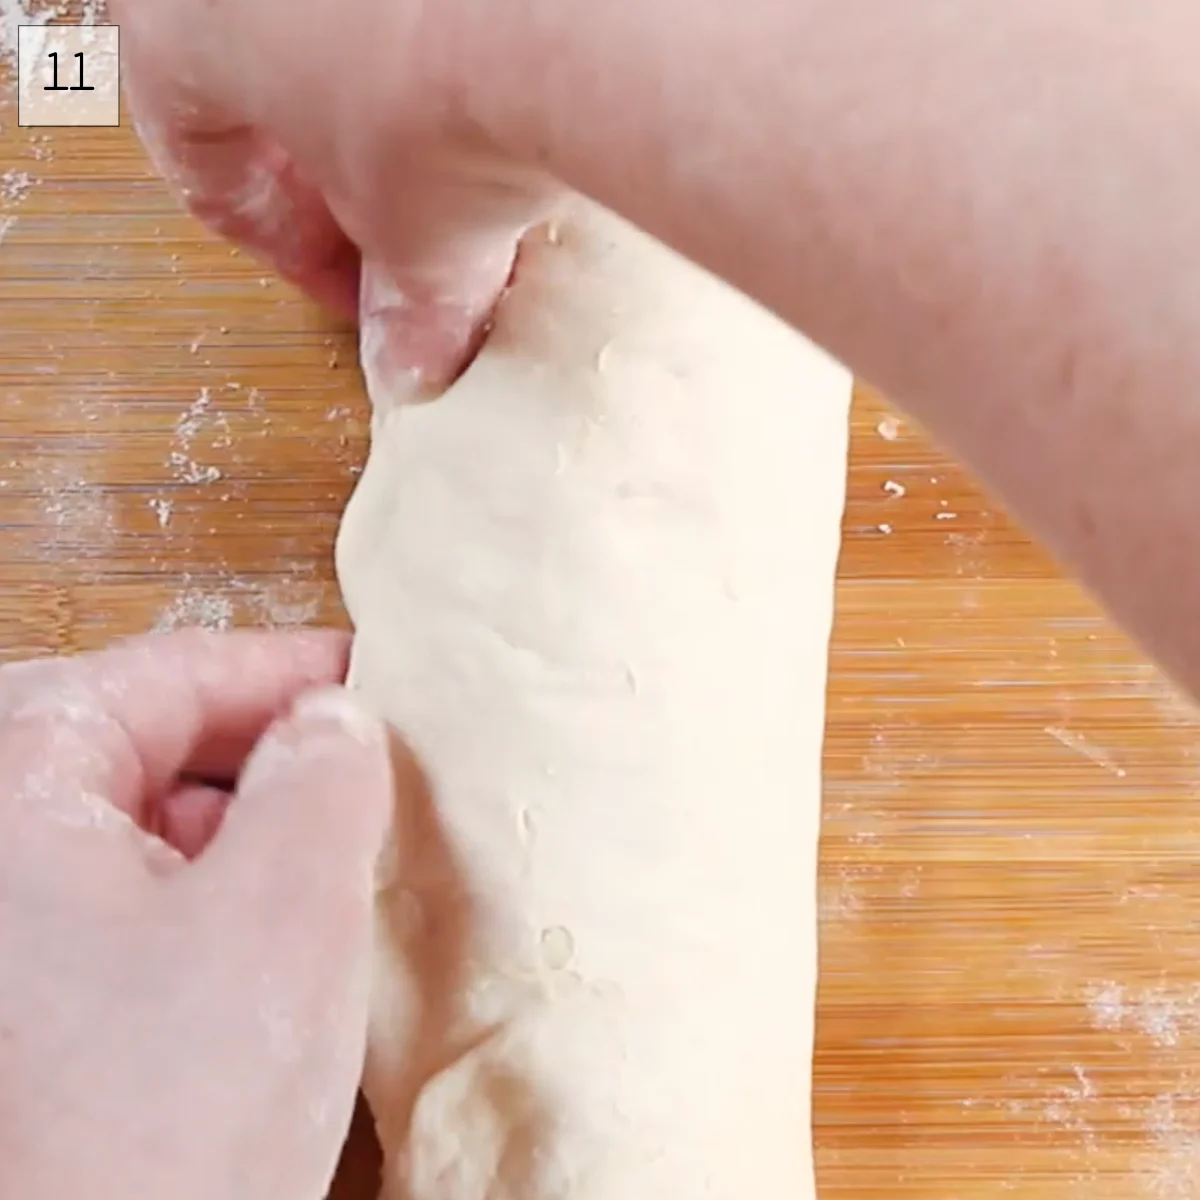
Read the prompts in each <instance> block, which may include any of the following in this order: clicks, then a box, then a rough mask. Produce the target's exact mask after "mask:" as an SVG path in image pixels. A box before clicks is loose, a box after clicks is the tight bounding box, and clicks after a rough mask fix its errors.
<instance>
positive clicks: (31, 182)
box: [0, 167, 37, 205]
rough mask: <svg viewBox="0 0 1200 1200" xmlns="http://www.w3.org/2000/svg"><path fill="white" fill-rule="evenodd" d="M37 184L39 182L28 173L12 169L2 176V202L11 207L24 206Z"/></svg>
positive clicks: (0, 199)
mask: <svg viewBox="0 0 1200 1200" xmlns="http://www.w3.org/2000/svg"><path fill="white" fill-rule="evenodd" d="M36 184H37V180H36V179H34V177H33V176H32V175H30V173H29V172H28V171H18V170H17V169H16V167H10V168H9V169H8V170H7V171H5V172H4V174H2V175H0V201H2V202H3V203H5V204H9V205H16V204H23V203H24V202H25V201H26V200H27V199H29V193H30V192H31V191H33V189H34V187H35V185H36Z"/></svg>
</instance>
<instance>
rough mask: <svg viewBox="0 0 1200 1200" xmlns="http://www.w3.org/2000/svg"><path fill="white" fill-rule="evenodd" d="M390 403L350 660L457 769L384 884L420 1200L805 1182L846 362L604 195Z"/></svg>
mask: <svg viewBox="0 0 1200 1200" xmlns="http://www.w3.org/2000/svg"><path fill="white" fill-rule="evenodd" d="M368 382H369V383H371V384H372V389H373V395H372V398H373V401H374V404H375V409H376V421H375V429H374V439H373V447H372V451H371V456H370V461H369V463H368V465H367V468H366V471H365V473H364V475H363V478H362V481H361V483H360V486H359V488H358V491H357V493H356V495H355V497H354V499H353V501H352V503H351V505H350V508H349V509H348V511H347V514H346V519H345V523H344V526H343V531H342V534H341V539H340V544H339V571H340V576H341V580H342V585H343V589H344V593H345V597H346V602H347V605H348V607H349V609H350V613H351V615H352V617H353V620H354V623H355V626H356V629H357V640H356V645H355V651H354V662H353V672H352V678H353V682H354V684H355V685H356V686H357V687H358V688H360V689H362V691H363V692H364V693H366V695H367V696H368V697H369V699H370V700H371V701H372V702H373V703H374V705H375V706H376V707H377V708H379V709H380V710H382V712H383V713H384V714H385V715H386V716H387V717H388V718H389V719H390V720H391V721H392V722H393V723H394V724H395V725H396V726H397V728H398V729H400V730H401V731H402V732H403V733H404V735H405V736H406V737H407V739H408V740H409V742H410V744H411V745H412V747H413V748H414V749H415V751H416V754H417V756H418V758H419V760H420V763H421V764H422V767H423V769H424V771H425V773H426V777H427V781H428V790H427V794H426V796H425V798H424V800H423V801H422V804H421V805H420V806H419V809H418V811H417V812H415V813H410V814H406V815H405V816H404V817H403V819H402V820H401V822H400V825H399V827H398V829H397V834H396V843H397V849H396V852H395V855H394V856H393V861H392V862H391V863H390V864H389V867H388V870H387V871H386V872H385V874H384V877H383V878H381V881H380V895H379V924H378V929H379V967H378V986H377V989H376V996H375V1002H374V1012H373V1017H372V1030H371V1037H370V1048H369V1054H368V1064H367V1076H366V1088H367V1094H368V1098H369V1100H370V1102H371V1105H372V1108H373V1110H374V1113H375V1116H376V1119H377V1122H378V1127H379V1133H380V1140H381V1142H382V1144H383V1147H384V1153H385V1156H386V1159H387V1162H386V1179H387V1183H386V1186H385V1194H386V1196H387V1197H388V1198H389V1200H701V1198H706V1200H810V1198H811V1197H812V1195H813V1191H814V1184H813V1179H812V1155H811V1137H810V1091H811V1056H812V1025H813V1018H812V1013H813V1003H814V992H815V983H816V957H817V947H816V912H815V910H816V854H817V837H818V818H819V808H820V794H821V792H820V761H821V745H822V737H823V725H824V695H825V676H826V656H827V650H828V638H829V630H830V622H831V609H832V594H833V579H834V570H835V564H836V559H837V553H838V546H839V525H840V517H841V513H842V507H843V501H844V478H845V465H846V424H847V409H848V404H849V398H850V390H851V385H850V377H849V375H848V374H847V373H846V372H845V371H844V370H843V369H842V368H841V367H840V366H838V365H837V364H835V363H833V362H832V361H830V360H829V359H828V358H826V357H825V355H824V354H822V353H821V352H819V351H818V350H816V349H814V348H813V347H812V346H811V345H809V344H808V343H807V342H805V341H804V340H803V339H802V338H800V337H798V336H797V335H796V334H795V333H794V332H793V331H791V330H790V329H788V328H787V327H785V326H784V325H783V324H782V323H780V322H779V321H777V320H776V319H775V318H774V317H772V316H770V315H769V314H767V313H766V312H764V311H763V310H761V309H760V308H759V307H757V306H756V305H754V304H752V303H750V302H749V301H748V300H746V299H745V298H744V297H742V296H741V295H739V294H737V293H736V292H734V291H732V290H730V289H729V288H727V287H725V286H724V285H723V284H721V283H719V282H718V281H716V280H715V279H713V278H711V277H710V276H709V275H707V274H706V273H704V272H702V271H700V270H698V269H697V268H696V267H694V266H692V265H690V264H688V263H686V262H684V261H682V260H681V259H680V258H678V257H677V256H676V255H674V254H673V253H671V252H670V251H668V250H666V249H664V248H663V247H662V246H661V245H659V244H658V243H657V242H655V241H653V240H652V239H650V238H648V237H646V236H644V235H642V234H640V233H638V232H637V231H635V230H633V229H631V228H630V227H628V226H627V225H626V224H624V223H623V222H621V221H619V220H618V219H616V218H615V217H613V216H611V215H609V214H608V213H606V212H604V211H602V210H599V209H597V208H594V207H592V206H591V205H587V204H584V203H582V202H577V203H573V204H572V206H571V207H570V208H569V209H568V210H567V211H566V212H564V213H563V214H562V216H561V219H559V220H558V221H557V222H556V223H555V224H554V225H552V226H547V227H546V228H545V229H544V230H542V231H540V232H538V233H536V234H534V235H532V236H531V237H530V238H529V240H528V244H527V246H526V247H525V248H524V249H523V251H522V257H521V260H520V263H519V264H518V271H517V274H516V279H515V283H514V286H513V288H512V290H511V292H510V293H509V294H508V296H507V297H506V298H505V300H504V301H503V303H502V305H501V308H500V310H499V313H498V316H497V321H496V325H495V328H494V331H493V332H492V334H491V336H490V338H489V341H488V343H487V345H486V346H485V348H484V350H483V352H482V353H481V354H480V356H479V357H478V359H477V360H476V361H475V362H474V364H473V365H472V366H471V368H470V369H469V370H468V372H467V373H466V374H465V376H464V377H463V378H462V379H461V380H460V381H459V382H458V383H457V384H456V385H455V386H454V387H453V388H452V389H451V391H450V392H449V393H448V394H447V395H446V396H444V397H443V398H442V399H440V400H438V401H436V402H434V403H432V404H428V405H424V406H410V407H403V406H398V405H395V404H391V403H389V398H388V397H386V396H383V395H381V394H379V390H378V384H377V381H371V380H370V379H369V380H368Z"/></svg>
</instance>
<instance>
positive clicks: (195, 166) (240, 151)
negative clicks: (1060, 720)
mask: <svg viewBox="0 0 1200 1200" xmlns="http://www.w3.org/2000/svg"><path fill="white" fill-rule="evenodd" d="M113 4H114V6H115V8H116V10H117V12H118V16H119V18H120V19H121V20H122V23H123V32H122V45H123V47H127V48H128V49H129V54H130V57H131V61H132V65H133V66H134V67H135V68H136V69H134V70H131V72H130V73H129V74H130V79H131V80H135V81H137V91H138V93H139V96H140V102H139V103H138V104H136V105H135V110H136V112H137V113H138V115H139V118H140V127H141V128H142V131H143V134H145V135H147V141H148V144H149V145H150V147H151V148H152V150H155V151H156V157H157V158H158V159H159V161H160V162H162V163H164V165H165V166H166V167H167V170H168V174H169V175H171V177H172V178H173V179H174V180H175V182H176V185H177V186H178V187H180V188H181V189H182V190H184V192H185V195H187V196H188V198H189V200H190V202H191V204H192V206H193V207H194V208H195V209H196V210H197V211H199V212H201V213H202V214H204V215H205V216H206V217H207V218H208V219H209V220H210V221H211V222H212V223H213V224H215V225H216V226H217V227H218V228H220V229H222V230H223V231H224V232H226V233H228V234H229V235H230V236H233V237H236V238H238V239H239V240H241V241H243V242H244V243H246V244H248V245H250V246H252V247H253V248H255V249H256V250H258V251H259V252H260V253H263V254H265V255H266V256H267V257H268V258H271V259H272V261H274V262H275V263H276V265H277V266H279V267H280V269H281V270H283V271H284V272H285V273H286V274H289V275H290V276H291V277H292V278H295V279H297V280H299V281H300V282H301V283H303V284H304V285H305V286H307V287H308V288H309V290H310V291H312V292H313V293H314V294H316V295H320V296H323V297H325V298H329V297H331V296H332V297H337V296H341V297H343V298H349V299H350V304H349V305H348V307H351V306H352V305H353V299H352V298H353V296H354V294H355V288H356V286H357V285H356V278H355V275H354V271H353V269H352V268H351V266H350V264H352V263H355V262H357V257H358V252H359V251H361V252H362V254H363V256H364V257H365V258H369V259H371V260H373V261H374V262H382V263H383V264H385V265H386V267H387V268H388V270H389V271H390V272H391V275H392V281H393V283H395V285H396V287H395V289H394V291H395V295H396V296H397V297H399V299H398V301H397V303H396V306H395V308H394V311H391V312H388V311H387V309H386V306H384V307H383V308H382V309H381V310H380V312H378V313H376V312H374V311H373V310H372V305H371V303H370V302H368V303H367V304H366V305H365V306H364V316H365V318H366V319H367V320H368V321H373V320H378V321H379V322H381V323H385V322H387V321H388V320H389V319H390V318H395V320H394V326H395V328H394V332H393V335H392V336H391V337H390V338H389V339H388V341H389V342H390V345H391V346H392V349H393V350H394V351H397V352H396V353H395V354H394V357H395V358H396V360H397V361H396V364H395V366H396V368H397V369H400V370H407V371H409V372H410V374H411V376H412V378H413V380H415V381H416V384H417V385H420V384H422V383H424V384H426V385H428V384H431V383H432V384H433V385H435V386H434V387H433V390H434V391H436V390H437V389H436V385H437V384H438V383H439V381H443V380H444V379H445V378H447V377H449V376H452V375H453V373H454V371H455V370H456V369H457V367H458V366H460V365H461V361H462V357H463V355H464V354H465V353H467V352H468V351H469V347H470V345H471V337H472V334H473V331H474V330H475V329H476V328H477V327H478V323H479V321H480V319H481V316H482V315H486V313H487V311H488V309H489V307H490V305H491V302H492V301H493V299H494V297H495V295H496V292H497V290H498V288H499V287H500V286H501V285H502V283H503V280H504V278H505V276H506V274H507V264H508V260H509V258H510V256H511V253H512V249H513V247H514V246H515V241H516V237H517V234H518V232H519V230H520V228H521V226H522V223H523V222H524V221H525V220H526V219H527V218H528V216H529V215H530V214H531V213H533V212H534V211H536V207H537V204H536V197H537V192H538V190H539V185H538V184H536V183H531V180H532V179H534V178H537V179H539V180H540V179H541V178H542V177H543V176H542V174H541V173H538V172H535V173H533V174H531V172H530V171H529V170H528V168H529V167H530V166H532V167H535V168H539V169H540V171H541V172H545V173H548V174H550V175H556V176H558V177H560V178H561V179H563V180H565V181H566V182H567V183H569V184H572V185H574V186H575V187H577V188H579V189H581V190H582V191H585V192H587V193H590V194H591V195H593V196H594V197H596V198H597V199H599V200H601V201H603V202H606V203H607V204H608V205H610V206H611V207H613V208H615V209H617V210H618V211H620V212H622V213H624V214H625V215H626V216H627V217H629V218H631V219H632V220H634V221H635V222H637V223H639V224H641V225H643V226H645V227H646V228H648V229H649V230H651V231H652V232H655V233H657V234H658V235H659V236H660V237H662V238H664V239H665V240H666V241H668V242H671V243H673V244H674V245H675V246H676V247H677V248H679V249H680V250H682V251H683V252H684V253H686V254H688V255H690V256H691V257H693V258H695V259H697V260H699V261H700V262H702V263H704V264H706V265H707V266H709V267H710V268H712V269H714V270H715V271H717V272H718V273H720V274H722V275H724V276H726V277H727V278H729V279H730V280H732V281H733V282H735V283H736V284H739V285H740V286H741V287H742V288H744V289H745V290H747V291H748V292H750V293H751V294H753V295H755V296H756V297H758V298H759V299H760V300H762V301H764V302H765V303H767V304H768V305H770V306H772V307H773V308H775V309H776V310H777V311H778V312H780V313H781V314H782V315H784V316H785V317H786V318H788V319H789V320H791V321H792V322H793V323H795V324H796V325H797V326H798V327H800V328H802V329H804V330H805V331H806V332H808V333H809V334H810V335H811V336H813V337H815V338H816V339H817V340H818V341H820V342H822V343H824V344H825V345H826V346H827V347H828V348H829V349H831V350H832V351H834V352H835V353H836V354H838V355H839V356H840V357H841V358H843V359H844V360H845V361H846V362H847V363H849V364H850V365H851V366H853V367H855V368H856V369H857V370H858V371H859V372H860V373H861V374H863V375H865V376H866V377H868V378H870V379H871V380H872V381H873V382H875V383H876V384H878V385H880V386H882V387H883V388H884V389H885V390H886V391H887V392H888V393H889V394H890V395H891V396H892V397H894V398H895V399H896V400H897V401H899V402H900V403H902V404H904V405H906V406H907V407H908V408H909V409H910V410H911V411H912V412H913V413H914V414H915V415H917V416H918V417H919V418H920V419H921V420H922V421H923V422H924V423H925V424H926V425H927V426H929V427H930V428H932V429H933V430H934V431H935V432H936V433H937V434H938V435H940V436H941V437H942V438H943V439H944V440H945V442H946V443H947V444H948V445H949V446H951V447H952V448H953V449H955V450H956V451H958V452H959V453H960V454H961V455H962V457H963V458H964V459H965V460H967V461H968V462H970V463H971V464H973V465H974V466H975V467H976V468H977V469H978V470H979V472H980V473H981V474H982V475H983V476H984V477H985V479H987V480H988V481H990V482H991V484H992V485H993V486H994V487H995V488H996V489H997V490H998V491H999V492H1001V493H1002V494H1003V495H1004V496H1005V497H1006V498H1007V500H1008V501H1009V502H1010V504H1011V505H1012V506H1013V508H1014V509H1016V510H1017V512H1018V513H1019V514H1021V515H1022V516H1024V518H1025V519H1026V520H1027V521H1028V523H1029V524H1030V525H1031V526H1032V528H1033V529H1034V530H1035V531H1037V532H1038V533H1040V534H1041V535H1042V536H1044V537H1045V538H1046V539H1047V540H1048V541H1049V542H1050V544H1051V545H1052V546H1053V547H1054V548H1055V549H1057V551H1058V553H1059V554H1060V555H1061V556H1062V557H1063V558H1065V559H1066V560H1067V561H1068V562H1069V563H1070V564H1072V565H1073V566H1074V567H1075V569H1076V570H1077V571H1078V572H1079V573H1080V574H1081V575H1082V576H1083V578H1084V579H1085V580H1086V581H1087V582H1088V583H1089V584H1090V585H1091V586H1092V587H1093V588H1094V589H1095V590H1096V592H1097V593H1099V595H1100V596H1101V597H1102V598H1103V599H1104V600H1105V601H1106V602H1107V603H1108V605H1109V606H1110V607H1111V608H1112V609H1113V611H1114V612H1115V613H1116V615H1117V616H1118V617H1119V618H1120V619H1121V620H1123V621H1124V622H1125V623H1126V625H1128V626H1129V628H1130V629H1131V631H1132V632H1134V633H1135V634H1137V635H1138V636H1140V637H1141V639H1142V640H1143V641H1144V643H1145V644H1146V645H1147V646H1148V648H1149V649H1150V650H1151V651H1152V652H1153V653H1154V654H1156V655H1157V656H1158V657H1159V658H1160V659H1161V661H1162V662H1163V663H1164V665H1166V666H1167V667H1168V669H1170V670H1171V671H1172V672H1173V673H1174V674H1175V675H1176V676H1178V677H1179V678H1180V679H1181V680H1182V681H1183V682H1184V683H1185V684H1187V686H1188V687H1189V688H1190V689H1191V690H1192V691H1193V693H1196V694H1198V695H1200V623H1196V622H1194V621H1193V612H1195V611H1197V610H1200V603H1198V601H1200V553H1198V551H1200V524H1198V523H1197V522H1196V521H1194V520H1193V518H1192V509H1193V495H1194V494H1195V493H1196V491H1197V489H1196V488H1195V487H1194V486H1193V482H1192V463H1193V460H1194V459H1196V458H1197V457H1198V452H1200V398H1198V395H1200V338H1198V337H1197V334H1200V202H1198V201H1197V198H1196V193H1197V191H1198V190H1200V71H1197V70H1196V68H1195V65H1194V57H1195V47H1196V46H1198V45H1200V9H1197V7H1196V4H1195V3H1194V0H1139V2H1138V3H1132V2H1131V0H1001V2H997V0H595V2H592V3H585V2H584V0H438V3H436V4H430V3H427V2H426V0H256V3H254V4H234V3H228V2H214V0H113ZM297 10H302V11H303V18H304V19H302V20H297V19H296V15H297ZM267 60H269V61H271V63H272V70H270V71H262V70H261V69H260V64H261V62H262V61H267ZM297 79H303V80H305V81H306V85H305V86H304V87H298V86H297V85H296V82H295V81H296V80H297ZM181 81H183V82H181ZM268 147H273V148H274V149H268ZM293 164H294V165H295V166H296V167H297V171H296V172H293V171H292V170H291V166H292V165H293ZM264 183H266V184H269V185H270V186H268V187H264ZM427 390H428V388H427Z"/></svg>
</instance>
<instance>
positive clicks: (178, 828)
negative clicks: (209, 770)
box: [152, 783, 231, 861]
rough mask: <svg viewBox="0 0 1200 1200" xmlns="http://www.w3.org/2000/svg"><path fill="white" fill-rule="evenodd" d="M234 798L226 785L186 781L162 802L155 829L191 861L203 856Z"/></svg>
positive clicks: (155, 820)
mask: <svg viewBox="0 0 1200 1200" xmlns="http://www.w3.org/2000/svg"><path fill="white" fill-rule="evenodd" d="M230 799H231V796H230V794H229V792H227V791H225V790H224V789H223V788H219V787H213V786H211V785H208V784H201V783H188V784H184V785H183V786H182V787H180V788H178V789H177V790H176V791H174V792H172V793H171V794H170V795H169V796H167V797H165V798H164V799H163V800H161V801H160V802H159V804H158V806H157V808H156V811H155V814H154V823H153V826H152V831H153V832H154V833H156V834H157V835H158V836H159V837H160V838H162V840H163V841H164V842H166V843H167V845H168V846H171V847H172V848H173V849H175V850H178V851H179V853H180V854H182V855H183V856H184V858H186V859H188V860H189V861H190V860H192V859H196V858H199V857H200V855H201V854H203V853H204V851H205V850H206V849H208V845H209V843H210V842H211V841H212V840H213V838H214V837H215V836H216V834H217V830H218V829H220V828H221V821H222V819H223V818H224V816H225V810H226V809H227V808H228V807H229V802H230Z"/></svg>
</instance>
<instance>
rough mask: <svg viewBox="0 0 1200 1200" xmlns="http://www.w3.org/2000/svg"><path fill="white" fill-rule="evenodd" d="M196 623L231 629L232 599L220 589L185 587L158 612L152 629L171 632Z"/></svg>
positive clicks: (203, 626) (204, 626) (207, 627)
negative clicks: (208, 590) (218, 590)
mask: <svg viewBox="0 0 1200 1200" xmlns="http://www.w3.org/2000/svg"><path fill="white" fill-rule="evenodd" d="M196 626H198V627H199V628H201V629H216V630H225V629H230V628H232V627H233V601H232V600H230V599H229V597H228V596H225V595H222V594H221V593H219V592H204V591H201V590H200V589H199V588H192V587H188V588H186V589H185V590H184V591H182V592H180V594H179V595H178V596H176V597H175V599H174V600H172V601H171V603H170V604H169V605H168V606H167V607H166V608H164V609H163V611H162V612H161V613H159V615H158V620H157V621H155V622H154V627H153V631H152V632H154V633H170V632H171V631H172V630H174V629H185V628H192V627H196Z"/></svg>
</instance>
